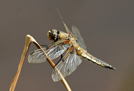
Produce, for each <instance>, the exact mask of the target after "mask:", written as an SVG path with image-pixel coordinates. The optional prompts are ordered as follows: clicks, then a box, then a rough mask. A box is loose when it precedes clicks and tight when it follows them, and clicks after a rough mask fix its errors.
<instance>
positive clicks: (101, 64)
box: [81, 51, 116, 70]
mask: <svg viewBox="0 0 134 91" xmlns="http://www.w3.org/2000/svg"><path fill="white" fill-rule="evenodd" d="M81 56H82V57H83V58H85V59H87V60H89V61H91V62H93V63H95V64H97V65H99V66H102V67H105V68H109V69H114V70H115V69H116V68H114V67H112V66H111V65H109V64H108V63H106V62H104V61H102V60H100V59H98V58H96V57H94V56H92V55H91V54H89V53H87V52H86V51H83V53H82V54H81Z"/></svg>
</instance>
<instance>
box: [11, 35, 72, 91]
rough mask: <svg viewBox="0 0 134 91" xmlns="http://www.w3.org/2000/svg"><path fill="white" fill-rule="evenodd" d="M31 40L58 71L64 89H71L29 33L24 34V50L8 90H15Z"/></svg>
mask: <svg viewBox="0 0 134 91" xmlns="http://www.w3.org/2000/svg"><path fill="white" fill-rule="evenodd" d="M31 42H33V43H34V44H35V45H36V46H37V47H38V48H40V49H41V50H42V51H43V52H44V54H45V55H46V57H47V59H48V62H49V63H50V65H51V66H52V68H54V67H55V69H56V71H57V72H58V74H59V76H60V77H61V80H62V82H63V84H64V85H65V87H66V89H67V90H68V91H71V88H70V87H69V85H68V83H67V81H66V80H65V78H64V77H63V75H62V74H61V72H60V71H59V70H58V68H57V67H56V66H55V64H54V62H53V61H52V60H51V59H50V58H49V56H48V55H47V54H46V52H45V51H44V50H43V49H42V47H41V46H40V45H39V44H38V43H37V41H36V40H35V39H34V38H33V37H32V36H30V35H27V36H26V40H25V46H24V50H23V52H22V56H21V59H20V63H19V66H18V70H17V73H16V75H15V77H14V79H13V81H12V83H11V86H10V89H9V91H14V90H15V87H16V84H17V81H18V78H19V75H20V72H21V69H22V66H23V63H24V60H25V57H26V54H27V51H28V49H29V46H30V44H31Z"/></svg>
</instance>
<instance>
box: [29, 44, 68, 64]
mask: <svg viewBox="0 0 134 91" xmlns="http://www.w3.org/2000/svg"><path fill="white" fill-rule="evenodd" d="M68 47H69V46H68V45H67V44H66V45H57V46H53V47H50V48H48V49H46V48H43V49H44V51H45V52H46V53H47V55H48V56H49V58H50V59H51V60H53V59H55V58H57V57H59V56H60V55H61V54H63V53H64V52H65V51H66V50H67V48H68ZM46 59H47V58H46V55H45V54H44V53H43V52H42V50H41V49H37V50H35V51H33V52H32V53H31V54H29V56H28V62H29V63H42V62H45V61H46Z"/></svg>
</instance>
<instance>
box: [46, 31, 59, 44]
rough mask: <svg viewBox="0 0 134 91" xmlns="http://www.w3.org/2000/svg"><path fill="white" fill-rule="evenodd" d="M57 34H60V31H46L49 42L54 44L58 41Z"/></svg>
mask: <svg viewBox="0 0 134 91" xmlns="http://www.w3.org/2000/svg"><path fill="white" fill-rule="evenodd" d="M59 33H60V31H58V30H56V29H52V30H49V31H48V33H47V36H48V38H49V39H50V40H51V41H54V42H55V41H57V40H58V39H59Z"/></svg>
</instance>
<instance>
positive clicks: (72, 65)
mask: <svg viewBox="0 0 134 91" xmlns="http://www.w3.org/2000/svg"><path fill="white" fill-rule="evenodd" d="M81 62H82V61H81V59H80V57H79V56H78V55H76V51H74V53H73V54H72V53H67V55H66V57H64V58H63V60H62V61H60V62H59V63H58V64H57V65H56V67H57V68H58V69H59V71H60V72H61V73H62V75H63V76H64V77H66V76H68V75H70V74H71V73H72V72H74V71H75V70H76V68H77V67H78V65H80V64H81ZM52 79H53V81H55V82H56V81H59V80H61V78H60V76H59V74H58V73H57V72H56V70H55V69H54V70H53V72H52Z"/></svg>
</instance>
